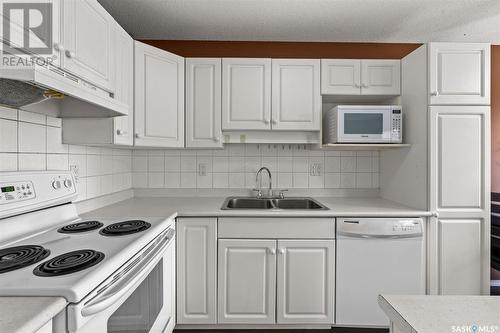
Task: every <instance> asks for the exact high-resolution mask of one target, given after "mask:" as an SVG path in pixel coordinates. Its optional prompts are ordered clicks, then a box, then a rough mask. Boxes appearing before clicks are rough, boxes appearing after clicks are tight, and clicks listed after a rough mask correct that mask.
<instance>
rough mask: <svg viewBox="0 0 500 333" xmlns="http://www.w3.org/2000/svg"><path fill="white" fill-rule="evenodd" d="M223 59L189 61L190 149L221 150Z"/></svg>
mask: <svg viewBox="0 0 500 333" xmlns="http://www.w3.org/2000/svg"><path fill="white" fill-rule="evenodd" d="M221 75H222V73H221V59H220V58H205V59H201V58H191V59H186V147H198V148H220V147H222V138H221V136H222V132H221V121H222V118H221Z"/></svg>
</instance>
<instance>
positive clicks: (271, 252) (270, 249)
mask: <svg viewBox="0 0 500 333" xmlns="http://www.w3.org/2000/svg"><path fill="white" fill-rule="evenodd" d="M267 252H269V254H270V255H275V254H276V249H274V248H272V247H270V248H268V249H267Z"/></svg>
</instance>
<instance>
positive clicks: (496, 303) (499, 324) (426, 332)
mask: <svg viewBox="0 0 500 333" xmlns="http://www.w3.org/2000/svg"><path fill="white" fill-rule="evenodd" d="M378 302H379V305H380V307H381V308H382V310H383V311H384V312H385V314H386V315H387V316H388V317H389V319H390V320H391V322H393V323H394V325H396V326H397V327H398V328H399V331H397V332H402V333H439V332H471V333H474V332H500V297H495V296H435V295H380V296H379V298H378ZM474 325H475V326H476V329H475V330H474V327H473V326H474ZM486 327H487V328H488V329H486ZM485 329H486V330H485Z"/></svg>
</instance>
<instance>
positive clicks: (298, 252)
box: [176, 217, 335, 328]
mask: <svg viewBox="0 0 500 333" xmlns="http://www.w3.org/2000/svg"><path fill="white" fill-rule="evenodd" d="M176 230H177V324H179V325H181V327H182V326H184V328H187V327H186V326H187V325H199V324H205V325H219V327H229V325H231V327H238V326H233V325H256V326H254V327H256V328H257V327H259V326H258V325H302V326H308V325H312V326H314V327H320V326H321V327H328V326H329V325H332V324H334V313H335V311H334V300H335V239H334V238H335V219H330V218H283V217H281V218H272V217H260V218H257V217H219V218H215V217H206V218H178V219H177V228H176ZM214 327H215V326H214ZM261 327H262V326H261Z"/></svg>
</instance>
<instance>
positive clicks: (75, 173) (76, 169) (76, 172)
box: [69, 165, 80, 183]
mask: <svg viewBox="0 0 500 333" xmlns="http://www.w3.org/2000/svg"><path fill="white" fill-rule="evenodd" d="M69 171H71V173H72V174H73V177H75V183H79V182H80V168H79V167H78V165H70V166H69Z"/></svg>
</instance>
